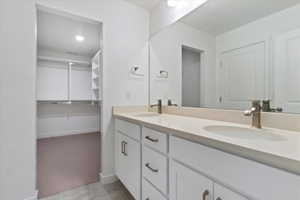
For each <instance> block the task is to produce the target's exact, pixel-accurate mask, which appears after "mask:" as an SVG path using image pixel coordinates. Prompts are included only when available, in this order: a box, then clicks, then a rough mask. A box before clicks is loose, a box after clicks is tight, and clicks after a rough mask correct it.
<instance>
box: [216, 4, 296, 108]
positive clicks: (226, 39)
mask: <svg viewBox="0 0 300 200" xmlns="http://www.w3.org/2000/svg"><path fill="white" fill-rule="evenodd" d="M299 18H300V4H298V5H297V6H294V7H291V8H288V9H285V10H283V11H280V12H278V13H275V14H273V15H270V16H268V17H265V18H262V19H260V20H257V21H255V22H252V23H249V24H246V25H244V26H241V27H239V28H237V29H234V30H232V31H229V32H227V33H224V34H222V35H219V36H217V38H216V45H217V47H216V49H217V58H216V60H217V61H216V62H217V63H220V55H221V53H222V52H224V51H228V50H232V49H236V48H240V47H243V46H247V45H249V44H253V43H257V42H262V41H263V42H265V45H266V49H265V55H266V58H267V59H266V66H267V67H268V72H267V74H268V76H267V77H266V79H268V84H267V85H266V91H267V96H268V97H269V98H270V99H272V98H273V97H274V87H273V85H274V80H273V76H274V74H273V63H274V54H273V52H274V39H276V36H278V35H280V34H282V33H286V32H289V31H292V30H295V29H299V28H300V21H299V20H298V19H299ZM218 79H219V78H218V77H217V80H218ZM217 90H219V89H217ZM218 92H219V91H217V93H218ZM277 106H278V105H277Z"/></svg>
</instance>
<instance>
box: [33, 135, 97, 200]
mask: <svg viewBox="0 0 300 200" xmlns="http://www.w3.org/2000/svg"><path fill="white" fill-rule="evenodd" d="M100 138H101V137H100V134H99V133H88V134H80V135H71V136H63V137H56V138H47V139H39V140H38V142H37V187H38V190H39V198H42V197H46V196H50V195H53V194H56V193H59V192H63V191H66V190H69V189H72V188H75V187H78V186H81V185H85V184H89V183H94V182H97V181H98V179H99V178H98V177H99V172H100V155H101V154H100Z"/></svg>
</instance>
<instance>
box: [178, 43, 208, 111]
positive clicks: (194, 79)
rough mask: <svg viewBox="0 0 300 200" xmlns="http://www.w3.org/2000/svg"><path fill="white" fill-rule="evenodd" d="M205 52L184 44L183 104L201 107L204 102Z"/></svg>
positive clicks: (182, 53)
mask: <svg viewBox="0 0 300 200" xmlns="http://www.w3.org/2000/svg"><path fill="white" fill-rule="evenodd" d="M203 54H204V52H203V51H201V50H198V49H195V48H191V47H188V46H182V51H181V55H182V88H181V90H182V106H185V107H200V106H201V103H203V102H202V101H203V100H202V99H203V98H204V97H203V88H204V78H203V76H204V75H203V74H204V69H203V68H202V66H201V64H202V63H203V62H202V59H203Z"/></svg>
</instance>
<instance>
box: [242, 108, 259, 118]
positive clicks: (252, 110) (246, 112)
mask: <svg viewBox="0 0 300 200" xmlns="http://www.w3.org/2000/svg"><path fill="white" fill-rule="evenodd" d="M255 111H256V107H252V108H250V109H249V110H245V111H244V115H245V116H247V117H249V116H251V115H252V113H253V112H255Z"/></svg>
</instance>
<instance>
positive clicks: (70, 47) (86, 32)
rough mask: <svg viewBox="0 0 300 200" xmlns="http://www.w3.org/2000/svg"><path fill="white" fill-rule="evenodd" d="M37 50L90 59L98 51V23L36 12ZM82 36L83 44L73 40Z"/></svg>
mask: <svg viewBox="0 0 300 200" xmlns="http://www.w3.org/2000/svg"><path fill="white" fill-rule="evenodd" d="M37 22H38V26H37V34H38V48H41V49H47V50H51V51H57V52H62V53H67V54H72V55H80V56H86V57H92V56H93V55H94V54H95V53H96V52H97V51H98V50H99V49H100V40H101V34H102V28H101V24H100V23H96V22H93V21H89V20H87V19H83V18H79V17H75V16H67V15H58V14H56V13H51V12H45V11H43V10H39V11H38V21H37ZM76 35H82V36H84V38H85V40H84V41H83V42H78V41H77V40H76V39H75V36H76Z"/></svg>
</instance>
